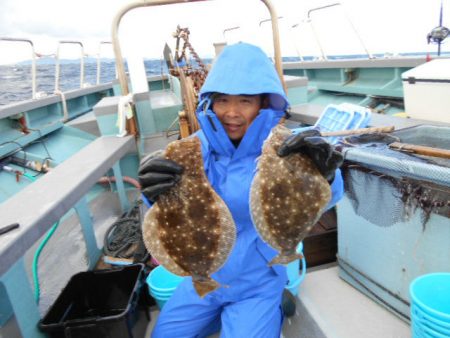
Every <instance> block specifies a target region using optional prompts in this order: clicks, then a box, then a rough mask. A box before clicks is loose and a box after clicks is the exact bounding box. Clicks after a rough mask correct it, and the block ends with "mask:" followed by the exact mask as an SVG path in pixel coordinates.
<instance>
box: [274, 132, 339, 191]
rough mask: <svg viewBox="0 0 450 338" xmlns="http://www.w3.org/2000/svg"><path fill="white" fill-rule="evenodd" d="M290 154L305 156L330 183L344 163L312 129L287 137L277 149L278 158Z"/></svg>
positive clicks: (329, 145) (332, 147) (330, 146)
mask: <svg viewBox="0 0 450 338" xmlns="http://www.w3.org/2000/svg"><path fill="white" fill-rule="evenodd" d="M292 153H302V154H305V155H307V156H308V157H309V158H310V159H311V160H312V161H313V162H314V164H315V165H316V167H317V169H318V170H319V171H320V173H321V174H322V175H323V177H325V179H326V180H327V181H328V182H330V183H331V182H332V181H333V180H334V174H335V171H336V169H337V168H339V167H340V166H341V165H342V163H343V162H344V157H343V156H342V154H341V153H339V152H337V151H336V150H335V149H334V146H333V145H331V144H330V143H328V142H326V141H325V140H324V139H323V138H322V137H320V132H319V131H317V130H314V129H311V130H306V131H304V132H302V133H299V134H296V135H292V136H290V137H288V138H287V139H286V140H285V141H284V142H283V144H282V145H281V146H280V148H278V156H281V157H283V156H287V155H289V154H292Z"/></svg>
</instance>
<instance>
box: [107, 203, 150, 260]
mask: <svg viewBox="0 0 450 338" xmlns="http://www.w3.org/2000/svg"><path fill="white" fill-rule="evenodd" d="M141 203H142V201H138V202H137V203H136V204H135V205H134V206H133V207H132V208H131V209H130V210H129V211H128V212H127V213H126V214H124V215H122V217H121V218H120V219H118V220H117V221H116V222H114V223H113V224H112V225H111V226H110V227H109V228H108V230H107V231H106V234H105V237H104V241H103V252H104V254H105V255H108V256H111V257H116V258H126V259H133V262H134V263H145V262H146V261H147V260H148V258H149V254H148V253H147V250H146V249H145V246H144V242H143V239H142V230H141V217H140V216H141V214H140V205H141Z"/></svg>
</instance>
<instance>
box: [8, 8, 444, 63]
mask: <svg viewBox="0 0 450 338" xmlns="http://www.w3.org/2000/svg"><path fill="white" fill-rule="evenodd" d="M336 2H337V1H333V0H303V1H302V0H272V4H273V5H274V6H275V8H276V10H277V14H278V16H279V17H281V19H280V20H279V24H280V35H281V48H282V52H283V55H286V56H287V55H289V56H298V55H299V54H300V55H317V56H318V55H319V54H320V49H319V45H318V43H317V39H316V38H315V36H316V37H317V38H318V41H320V45H321V47H322V49H323V51H324V53H325V54H327V55H336V54H364V53H365V50H368V51H369V52H370V53H389V54H394V55H395V54H397V53H401V52H419V51H422V52H431V51H436V50H437V47H436V46H435V45H432V46H431V45H427V43H426V35H427V33H428V32H430V31H431V29H432V28H434V27H435V26H437V25H438V21H439V9H440V2H441V0H415V1H411V0H370V1H369V0H341V1H340V3H341V5H340V6H334V7H330V8H327V9H325V10H321V11H315V12H313V13H311V15H310V19H311V22H312V25H311V22H309V23H308V20H307V17H308V15H307V14H308V9H311V8H314V7H320V6H324V5H328V4H333V3H336ZM127 3H130V1H128V0H77V1H73V0H70V1H69V0H58V1H56V0H39V1H36V0H0V37H15V38H25V39H31V40H32V41H33V43H34V47H35V51H36V52H37V53H40V54H53V53H55V52H56V50H57V46H58V41H61V40H76V41H81V42H82V43H83V45H84V54H87V55H89V56H94V57H95V56H97V54H100V55H101V56H102V57H112V55H113V54H112V47H111V45H108V44H100V42H101V41H111V22H112V19H113V18H114V16H115V14H116V13H117V12H118V10H119V9H121V8H122V7H124V6H125V5H126V4H127ZM443 3H444V16H443V17H444V26H447V27H449V26H450V0H443ZM268 18H269V14H268V11H267V9H266V7H265V6H264V4H263V3H261V2H260V1H257V0H217V1H207V2H196V3H189V4H176V5H165V6H158V7H148V8H145V9H143V10H132V11H131V12H129V13H127V14H126V15H125V16H124V17H123V19H122V21H121V26H120V28H119V37H120V41H121V46H122V49H123V51H124V56H125V57H126V56H127V51H133V53H138V54H139V55H142V57H145V58H161V57H162V50H163V47H164V44H165V43H166V42H167V43H168V44H169V45H170V46H171V47H172V49H174V42H175V39H174V38H173V37H172V36H171V33H172V32H173V31H175V29H176V26H177V25H178V24H179V25H180V26H182V27H189V29H190V32H191V37H190V41H191V43H192V45H193V47H194V48H195V50H196V51H197V52H198V53H199V54H200V55H201V56H204V57H210V56H213V55H214V49H213V45H212V42H221V41H226V42H227V43H233V42H237V41H247V42H251V43H255V44H258V45H260V46H261V47H263V49H265V50H266V51H267V53H268V54H272V53H273V47H272V37H271V29H270V24H269V23H267V22H263V23H261V21H264V20H266V19H268ZM348 19H350V21H351V23H352V24H353V26H354V27H355V28H356V29H357V32H358V35H357V34H355V32H354V31H353V29H352V26H351V24H350V23H349V20H348ZM237 26H238V27H240V28H239V29H234V30H230V31H228V32H227V33H225V34H224V30H225V29H229V28H232V27H237ZM293 26H295V27H294V28H293ZM312 27H313V28H314V30H313V29H312ZM313 32H315V34H316V35H314V34H313ZM358 36H359V37H358ZM361 40H362V41H363V44H362V43H361ZM449 40H450V39H449ZM449 44H450V42H448V43H447V44H444V45H443V51H450V48H449ZM80 53H81V50H80V47H79V45H76V44H73V45H70V44H64V45H62V46H61V48H60V57H61V58H77V57H79V55H80ZM30 55H31V51H30V46H29V45H28V44H24V43H12V42H4V41H0V64H5V63H12V62H15V61H21V60H24V59H29V58H30Z"/></svg>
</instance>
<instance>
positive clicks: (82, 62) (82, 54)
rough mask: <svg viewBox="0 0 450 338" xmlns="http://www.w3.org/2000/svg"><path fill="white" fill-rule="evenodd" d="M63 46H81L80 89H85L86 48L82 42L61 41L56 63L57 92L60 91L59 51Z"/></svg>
mask: <svg viewBox="0 0 450 338" xmlns="http://www.w3.org/2000/svg"><path fill="white" fill-rule="evenodd" d="M62 44H76V45H80V48H81V57H80V88H83V83H84V46H83V43H82V42H81V41H72V40H61V41H59V42H58V47H57V49H56V56H55V58H56V63H55V91H57V90H59V66H60V64H59V51H60V47H61V45H62Z"/></svg>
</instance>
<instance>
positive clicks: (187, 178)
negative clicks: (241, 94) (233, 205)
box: [143, 136, 236, 297]
mask: <svg viewBox="0 0 450 338" xmlns="http://www.w3.org/2000/svg"><path fill="white" fill-rule="evenodd" d="M164 156H165V158H167V159H170V160H173V161H175V162H177V163H178V164H180V165H182V166H183V167H184V171H183V174H182V175H181V179H180V181H179V182H178V183H177V184H176V185H175V186H174V187H173V188H171V189H170V190H169V191H168V192H167V193H164V194H161V195H160V196H159V197H158V200H157V201H156V203H155V204H154V205H153V206H152V208H150V210H149V211H148V212H147V214H146V215H145V220H144V224H143V237H144V243H145V245H146V247H147V250H149V252H150V253H151V254H152V256H153V257H155V258H156V259H157V260H158V261H159V262H160V263H161V264H162V265H163V266H164V267H165V268H167V269H168V270H169V271H171V272H173V273H175V274H177V275H179V276H192V281H193V284H194V288H195V290H196V291H197V293H198V294H199V296H200V297H204V296H205V295H206V294H207V293H209V292H211V291H213V290H215V289H217V288H218V287H219V286H220V285H219V283H217V282H216V281H215V280H213V279H212V278H211V277H210V275H211V274H212V273H213V272H215V271H217V270H218V269H219V268H220V267H221V266H222V265H223V264H224V263H225V261H226V259H227V257H228V255H229V253H230V252H231V250H232V248H233V245H234V243H235V241H236V226H235V224H234V221H233V218H232V216H231V213H230V211H229V210H228V207H227V206H226V204H225V202H224V201H223V200H222V199H221V198H220V197H219V196H218V195H217V194H216V192H215V191H214V190H213V188H212V187H211V185H210V184H209V181H208V179H207V177H206V175H205V172H204V169H203V159H202V154H201V148H200V140H199V139H198V137H195V136H194V137H190V138H185V139H182V140H178V141H174V142H171V143H170V144H169V145H168V146H167V148H166V150H165V152H164Z"/></svg>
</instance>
